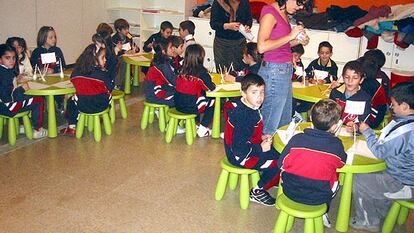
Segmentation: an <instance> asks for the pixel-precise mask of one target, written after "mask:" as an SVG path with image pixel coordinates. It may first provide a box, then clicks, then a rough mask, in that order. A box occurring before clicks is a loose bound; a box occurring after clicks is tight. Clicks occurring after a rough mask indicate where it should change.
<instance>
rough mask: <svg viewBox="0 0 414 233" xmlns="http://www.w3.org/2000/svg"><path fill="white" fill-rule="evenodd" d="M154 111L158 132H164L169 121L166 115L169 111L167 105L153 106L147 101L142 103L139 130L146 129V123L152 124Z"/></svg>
mask: <svg viewBox="0 0 414 233" xmlns="http://www.w3.org/2000/svg"><path fill="white" fill-rule="evenodd" d="M155 109H158V118H159V119H158V126H159V128H160V131H161V132H164V131H165V128H166V125H167V122H168V120H169V118H168V115H167V111H168V109H169V107H168V105H165V104H154V103H150V102H147V101H144V112H143V113H142V118H141V129H146V128H147V126H148V123H150V124H152V123H153V122H154V115H155Z"/></svg>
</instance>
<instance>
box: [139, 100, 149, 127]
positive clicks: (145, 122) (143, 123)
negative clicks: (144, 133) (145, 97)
mask: <svg viewBox="0 0 414 233" xmlns="http://www.w3.org/2000/svg"><path fill="white" fill-rule="evenodd" d="M149 110H150V109H149V107H148V106H144V112H143V113H142V118H141V129H146V128H147V125H148V118H149Z"/></svg>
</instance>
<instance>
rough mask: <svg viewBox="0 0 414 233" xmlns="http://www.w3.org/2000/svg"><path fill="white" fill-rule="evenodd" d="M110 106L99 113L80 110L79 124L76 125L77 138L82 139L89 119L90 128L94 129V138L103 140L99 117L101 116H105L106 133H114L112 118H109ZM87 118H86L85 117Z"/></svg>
mask: <svg viewBox="0 0 414 233" xmlns="http://www.w3.org/2000/svg"><path fill="white" fill-rule="evenodd" d="M108 112H109V108H107V109H105V110H103V111H102V112H98V113H83V112H79V120H78V124H77V125H76V138H77V139H80V138H82V135H83V130H84V128H85V121H86V120H87V121H88V129H89V130H90V131H93V134H94V138H95V141H96V142H100V141H101V137H102V135H101V131H102V130H101V121H100V119H99V117H100V116H102V118H103V123H104V128H105V133H106V134H107V135H111V134H112V128H111V120H110V119H109V114H108ZM85 118H86V119H85Z"/></svg>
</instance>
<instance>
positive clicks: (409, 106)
mask: <svg viewBox="0 0 414 233" xmlns="http://www.w3.org/2000/svg"><path fill="white" fill-rule="evenodd" d="M391 103H392V111H393V112H394V120H393V121H391V122H390V123H389V124H388V125H387V126H386V127H385V128H384V129H383V130H382V131H381V135H380V136H379V138H378V139H377V138H376V135H375V132H374V131H373V130H372V129H371V128H370V127H369V126H368V125H367V124H365V123H361V124H360V126H359V130H360V132H362V134H363V135H364V138H365V139H366V141H367V145H368V148H369V149H370V150H371V151H372V153H373V154H374V155H375V157H377V158H379V159H383V160H385V162H386V163H387V170H386V171H385V172H380V173H371V174H357V175H354V181H353V189H352V195H353V198H352V203H353V204H354V206H355V214H356V215H355V217H354V218H353V219H352V220H351V227H353V228H355V229H361V230H368V231H372V232H379V231H380V227H381V226H380V222H381V219H383V218H384V217H385V216H386V214H387V213H388V210H389V208H390V206H391V202H392V200H391V199H412V198H413V191H414V190H413V188H414V83H413V82H405V83H399V84H397V85H395V86H394V87H393V88H392V90H391Z"/></svg>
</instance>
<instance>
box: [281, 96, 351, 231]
mask: <svg viewBox="0 0 414 233" xmlns="http://www.w3.org/2000/svg"><path fill="white" fill-rule="evenodd" d="M340 119H341V107H340V106H339V104H337V103H336V102H335V101H333V100H330V99H322V100H320V101H319V102H317V103H316V104H315V105H314V106H313V107H312V110H311V120H312V124H313V128H307V129H305V130H304V131H303V133H300V134H297V135H295V136H293V137H292V138H291V139H290V141H289V143H288V144H287V145H286V147H285V148H284V150H283V151H282V154H281V156H280V158H279V161H280V162H279V164H278V167H279V168H280V169H281V181H282V187H283V193H284V194H285V195H286V196H287V197H289V198H290V199H292V200H293V201H296V202H299V203H303V204H307V205H320V204H324V203H326V204H327V205H328V207H329V205H330V203H331V200H332V199H333V197H334V196H335V195H336V192H337V191H338V189H339V183H338V173H337V172H336V170H337V169H338V168H341V167H343V166H344V165H345V163H346V158H347V154H346V153H345V150H344V146H343V145H342V142H341V140H340V139H339V138H337V137H335V131H336V130H337V129H338V124H340V123H339V120H340ZM324 220H325V221H324V222H325V225H326V226H330V225H329V221H328V220H327V215H325V218H324Z"/></svg>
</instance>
